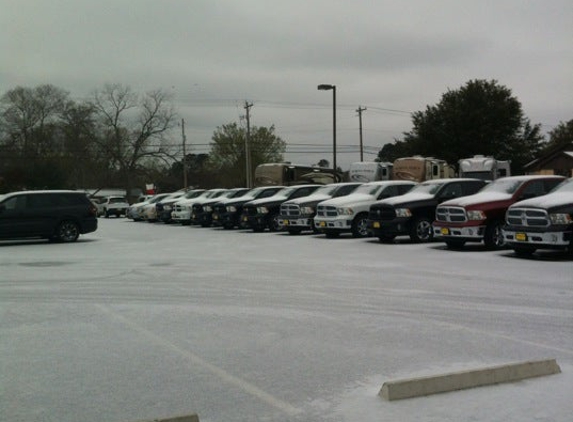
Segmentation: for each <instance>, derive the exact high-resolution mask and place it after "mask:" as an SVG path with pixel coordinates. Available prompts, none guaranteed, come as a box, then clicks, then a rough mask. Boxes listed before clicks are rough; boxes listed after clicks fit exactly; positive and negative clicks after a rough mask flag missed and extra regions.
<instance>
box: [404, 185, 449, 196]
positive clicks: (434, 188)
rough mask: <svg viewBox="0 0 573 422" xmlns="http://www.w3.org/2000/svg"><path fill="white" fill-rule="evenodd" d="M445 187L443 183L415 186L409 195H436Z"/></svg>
mask: <svg viewBox="0 0 573 422" xmlns="http://www.w3.org/2000/svg"><path fill="white" fill-rule="evenodd" d="M442 186H443V183H422V184H421V185H417V186H414V187H413V188H412V189H411V190H410V192H408V193H414V192H415V193H429V194H431V195H433V194H435V193H436V192H438V191H439V190H440V188H441V187H442Z"/></svg>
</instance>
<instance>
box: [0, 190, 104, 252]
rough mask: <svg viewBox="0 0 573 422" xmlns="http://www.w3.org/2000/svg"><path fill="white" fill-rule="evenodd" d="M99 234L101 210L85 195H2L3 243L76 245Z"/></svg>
mask: <svg viewBox="0 0 573 422" xmlns="http://www.w3.org/2000/svg"><path fill="white" fill-rule="evenodd" d="M96 230H97V207H96V206H95V205H94V204H93V203H92V202H91V201H90V200H89V199H88V197H87V196H86V194H85V193H84V192H77V191H61V190H49V191H22V192H12V193H8V194H5V195H0V239H22V238H46V239H50V240H51V241H56V242H75V241H76V240H77V239H78V237H79V235H80V234H85V233H91V232H94V231H96Z"/></svg>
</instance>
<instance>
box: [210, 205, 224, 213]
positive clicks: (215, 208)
mask: <svg viewBox="0 0 573 422" xmlns="http://www.w3.org/2000/svg"><path fill="white" fill-rule="evenodd" d="M226 211H227V206H226V205H225V204H217V205H215V206H213V212H216V213H217V214H223V213H224V212H226Z"/></svg>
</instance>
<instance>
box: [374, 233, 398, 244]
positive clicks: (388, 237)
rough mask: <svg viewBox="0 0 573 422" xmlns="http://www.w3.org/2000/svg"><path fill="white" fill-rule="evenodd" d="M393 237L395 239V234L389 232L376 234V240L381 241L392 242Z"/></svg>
mask: <svg viewBox="0 0 573 422" xmlns="http://www.w3.org/2000/svg"><path fill="white" fill-rule="evenodd" d="M394 239H396V236H394V235H391V234H381V235H380V236H378V240H379V241H380V242H381V243H392V242H393V241H394Z"/></svg>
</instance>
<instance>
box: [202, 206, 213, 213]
mask: <svg viewBox="0 0 573 422" xmlns="http://www.w3.org/2000/svg"><path fill="white" fill-rule="evenodd" d="M203 211H205V212H211V211H213V207H211V206H209V205H205V206H204V207H203Z"/></svg>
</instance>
